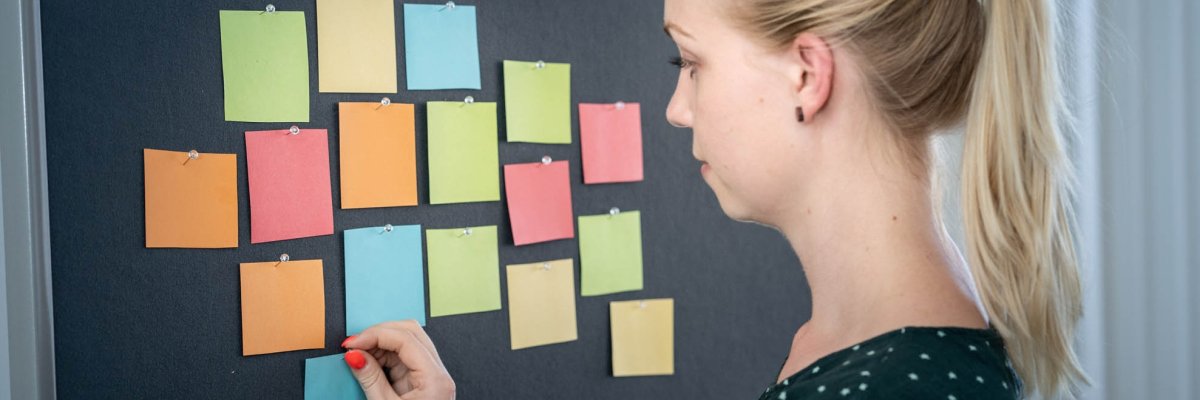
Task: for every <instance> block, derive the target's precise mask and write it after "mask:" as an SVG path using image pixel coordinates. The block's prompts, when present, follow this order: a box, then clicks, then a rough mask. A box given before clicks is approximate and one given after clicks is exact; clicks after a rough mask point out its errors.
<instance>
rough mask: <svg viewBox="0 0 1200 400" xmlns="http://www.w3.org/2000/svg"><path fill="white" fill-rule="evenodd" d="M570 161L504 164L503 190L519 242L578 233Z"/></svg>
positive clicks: (563, 237)
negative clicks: (572, 216) (572, 197)
mask: <svg viewBox="0 0 1200 400" xmlns="http://www.w3.org/2000/svg"><path fill="white" fill-rule="evenodd" d="M569 168H570V167H569V163H568V162H567V161H554V162H551V163H549V164H545V163H540V162H538V163H527V164H509V165H505V166H504V193H505V195H506V197H507V198H508V216H509V219H511V220H512V230H513V242H514V244H515V245H517V246H521V245H526V244H531V243H540V242H547V241H551V240H557V239H570V238H573V237H575V225H574V223H573V221H572V218H571V180H570V177H569V176H568V175H567V171H568V169H569Z"/></svg>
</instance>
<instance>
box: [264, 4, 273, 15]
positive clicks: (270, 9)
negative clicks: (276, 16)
mask: <svg viewBox="0 0 1200 400" xmlns="http://www.w3.org/2000/svg"><path fill="white" fill-rule="evenodd" d="M264 12H265V13H267V14H270V13H273V12H275V5H274V4H267V11H264Z"/></svg>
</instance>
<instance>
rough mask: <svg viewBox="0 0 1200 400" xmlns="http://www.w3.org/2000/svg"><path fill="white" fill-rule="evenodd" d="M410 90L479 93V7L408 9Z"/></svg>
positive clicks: (406, 55)
mask: <svg viewBox="0 0 1200 400" xmlns="http://www.w3.org/2000/svg"><path fill="white" fill-rule="evenodd" d="M404 60H405V64H406V65H407V66H408V72H407V76H408V90H437V89H479V88H480V84H479V40H478V39H477V36H476V34H475V6H455V7H454V8H449V7H446V5H445V4H405V5H404Z"/></svg>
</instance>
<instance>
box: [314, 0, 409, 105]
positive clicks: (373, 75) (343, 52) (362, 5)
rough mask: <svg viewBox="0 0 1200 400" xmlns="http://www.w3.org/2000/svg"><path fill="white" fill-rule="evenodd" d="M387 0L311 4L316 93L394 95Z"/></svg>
mask: <svg viewBox="0 0 1200 400" xmlns="http://www.w3.org/2000/svg"><path fill="white" fill-rule="evenodd" d="M395 18H396V12H395V8H394V6H393V1H392V0H317V72H318V73H319V74H320V76H319V77H318V79H319V80H318V83H317V87H318V88H319V91H320V92H322V93H396V19H395Z"/></svg>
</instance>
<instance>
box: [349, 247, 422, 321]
mask: <svg viewBox="0 0 1200 400" xmlns="http://www.w3.org/2000/svg"><path fill="white" fill-rule="evenodd" d="M344 237H345V244H346V258H345V260H346V335H355V334H358V333H359V332H362V331H363V329H366V328H368V327H370V326H371V325H375V324H378V323H380V322H385V321H397V320H405V319H413V320H416V321H417V322H419V323H420V324H421V326H424V325H425V276H424V268H423V267H422V262H421V260H422V257H421V226H420V225H405V226H393V227H392V230H391V231H390V232H388V231H387V230H386V229H385V228H384V227H373V228H362V229H350V230H347V231H346V232H345V235H344Z"/></svg>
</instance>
